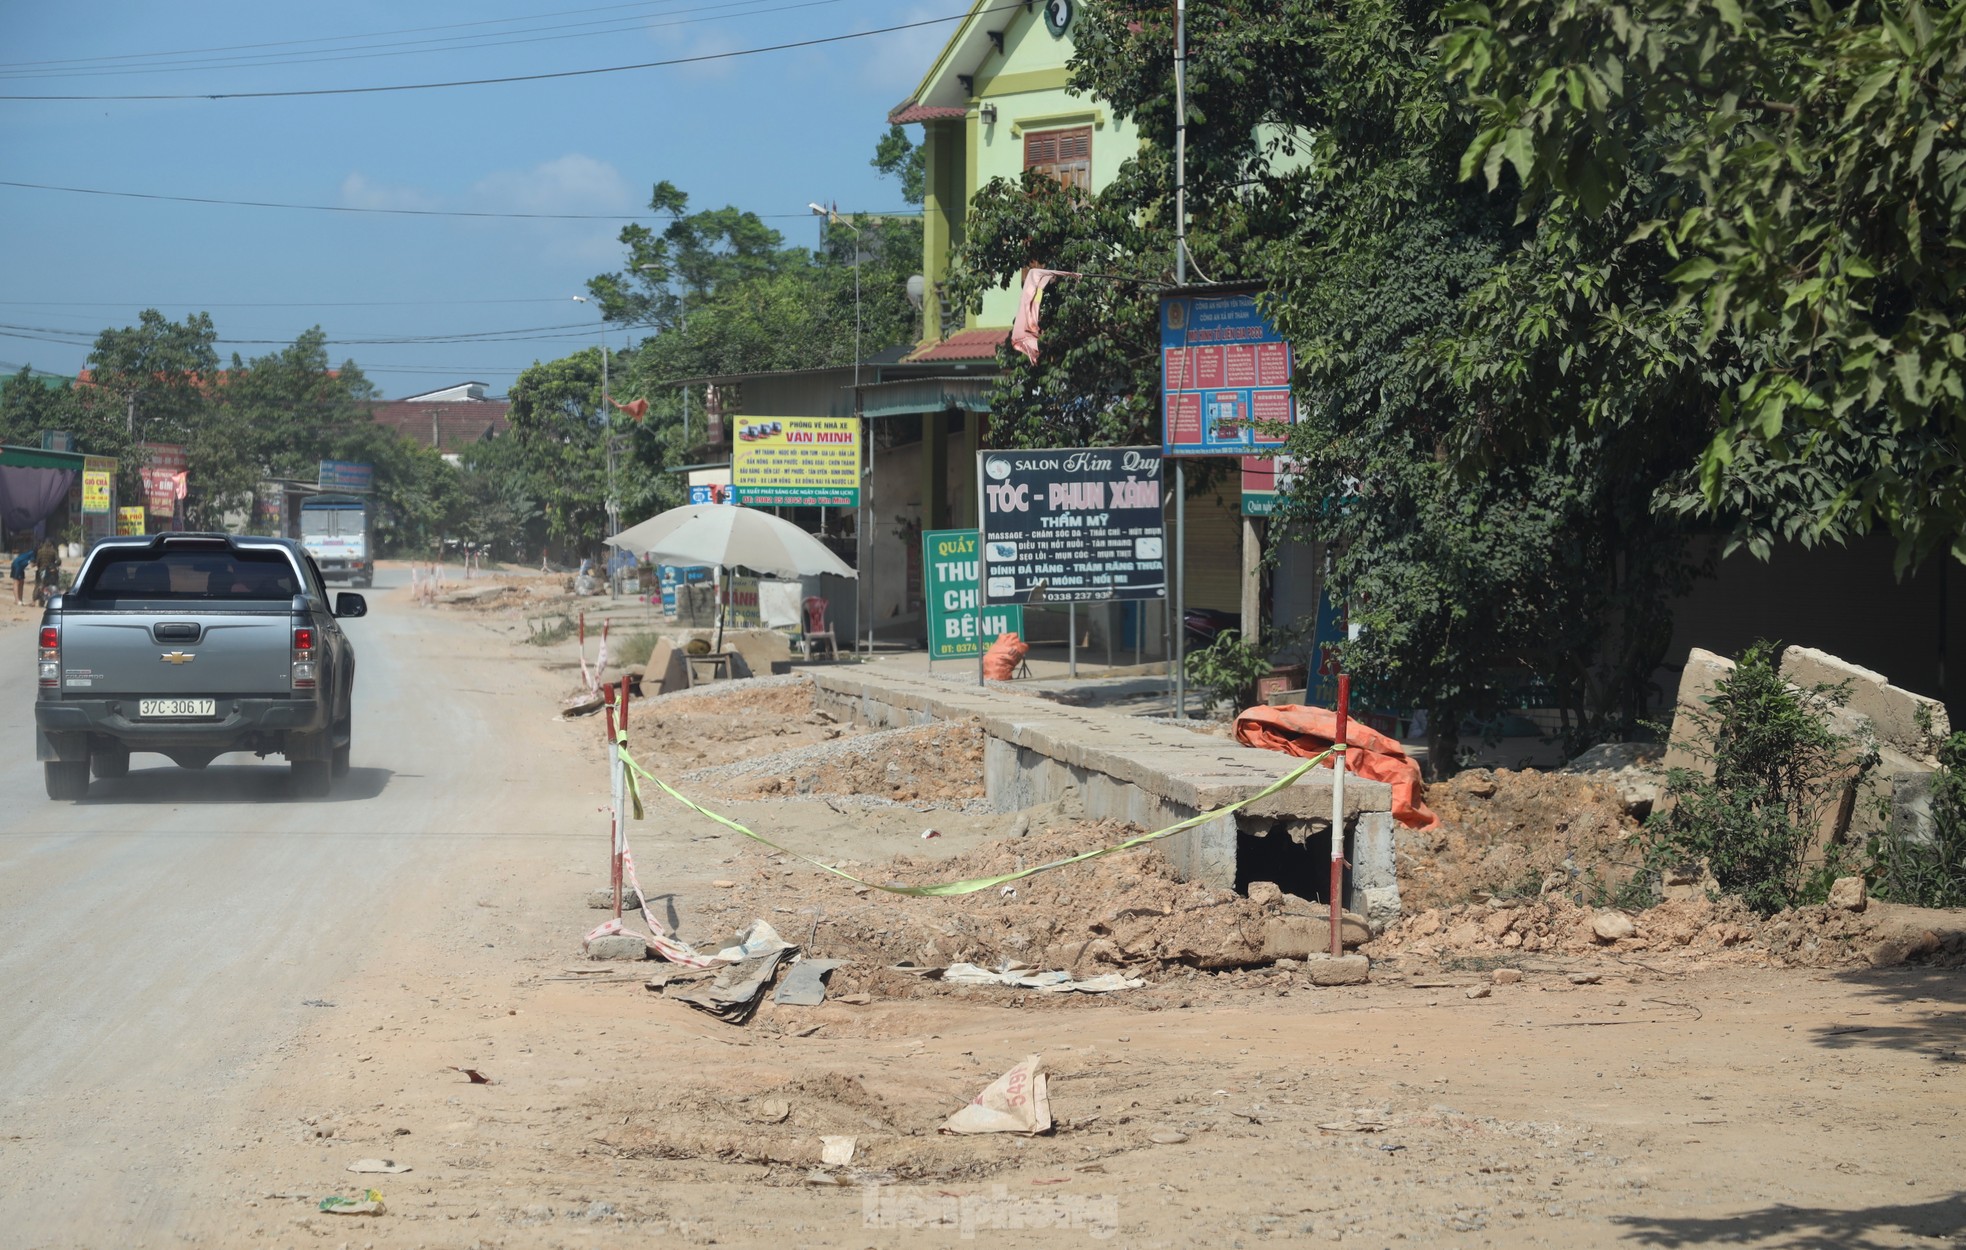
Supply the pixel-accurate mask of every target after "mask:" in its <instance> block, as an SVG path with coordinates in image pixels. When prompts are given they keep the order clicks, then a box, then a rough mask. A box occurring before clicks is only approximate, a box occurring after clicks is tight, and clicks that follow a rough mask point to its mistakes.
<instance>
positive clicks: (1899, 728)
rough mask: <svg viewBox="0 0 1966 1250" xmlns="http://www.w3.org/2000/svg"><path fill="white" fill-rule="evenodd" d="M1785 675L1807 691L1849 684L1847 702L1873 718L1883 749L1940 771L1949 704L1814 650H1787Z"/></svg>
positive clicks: (1949, 726)
mask: <svg viewBox="0 0 1966 1250" xmlns="http://www.w3.org/2000/svg"><path fill="white" fill-rule="evenodd" d="M1781 674H1782V676H1783V677H1785V678H1787V679H1788V680H1789V681H1791V682H1793V683H1795V684H1796V685H1797V686H1800V687H1801V688H1802V689H1804V690H1810V689H1813V688H1815V687H1816V686H1819V685H1827V686H1836V685H1844V684H1845V683H1847V689H1846V691H1845V693H1844V695H1843V703H1844V705H1845V706H1847V707H1849V708H1850V710H1851V711H1853V712H1860V713H1862V714H1863V715H1864V716H1867V717H1869V718H1870V723H1871V726H1872V727H1873V728H1874V729H1875V730H1876V731H1877V740H1878V742H1879V743H1880V744H1882V745H1884V746H1888V747H1893V748H1895V749H1897V750H1898V751H1901V752H1903V753H1904V754H1905V755H1907V756H1910V757H1911V758H1912V759H1914V760H1916V761H1918V762H1919V763H1922V764H1924V765H1925V766H1926V767H1928V768H1931V767H1936V766H1937V764H1938V762H1939V760H1938V754H1939V746H1940V744H1941V743H1943V742H1944V741H1945V740H1946V737H1947V735H1949V734H1950V733H1951V732H1952V723H1951V720H1950V719H1949V718H1948V717H1947V715H1946V708H1945V704H1943V703H1941V702H1939V701H1938V700H1937V699H1931V698H1927V697H1926V696H1924V695H1922V694H1913V693H1912V692H1911V691H1909V690H1904V689H1901V688H1900V687H1897V686H1894V685H1892V684H1891V683H1890V682H1889V681H1888V680H1886V679H1885V677H1884V674H1882V673H1876V672H1872V671H1871V670H1870V669H1867V668H1863V667H1860V666H1858V665H1855V664H1852V663H1850V662H1849V661H1848V660H1843V659H1839V658H1838V657H1836V656H1833V655H1831V654H1829V653H1828V652H1826V651H1818V650H1816V649H1815V648H1814V647H1786V648H1784V649H1783V651H1782V659H1781Z"/></svg>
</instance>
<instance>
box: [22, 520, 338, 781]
mask: <svg viewBox="0 0 1966 1250" xmlns="http://www.w3.org/2000/svg"><path fill="white" fill-rule="evenodd" d="M367 612H368V604H367V602H366V601H365V600H364V599H363V598H362V596H361V595H358V594H353V593H350V592H346V591H344V592H342V593H341V594H340V595H338V596H336V598H335V601H334V607H333V609H332V610H330V609H329V606H328V595H327V591H326V590H325V589H323V587H322V583H321V574H320V571H319V570H318V569H316V568H315V567H314V562H313V560H312V559H310V558H309V557H308V554H307V552H306V550H305V549H303V548H302V547H301V546H300V544H299V543H296V542H292V541H290V540H288V539H284V538H238V537H233V536H230V535H226V534H158V535H153V536H151V537H148V538H110V539H105V540H103V542H102V543H100V544H99V545H98V546H97V547H96V548H95V550H93V551H91V552H90V553H89V555H88V558H87V559H86V560H85V561H83V564H82V567H81V569H80V571H78V572H77V573H76V575H75V584H74V586H73V587H71V588H70V590H69V591H68V593H67V594H64V595H60V596H58V597H56V598H55V599H53V600H52V601H51V602H50V603H49V604H48V607H47V611H46V613H45V614H44V615H43V616H42V618H41V638H40V666H41V667H40V688H39V690H38V692H37V698H36V701H35V704H34V728H35V734H34V742H35V757H36V758H37V759H39V760H41V761H42V762H43V763H44V764H45V765H46V773H47V785H48V797H49V798H51V799H79V798H82V797H84V796H85V795H86V794H87V793H88V789H89V774H90V772H91V771H92V770H93V771H94V773H95V775H96V776H97V777H102V778H114V777H122V776H124V775H125V774H127V773H128V772H129V770H130V753H131V752H133V751H153V752H156V753H158V754H160V755H166V756H169V757H170V759H171V761H172V762H173V763H175V764H177V765H178V766H179V767H180V768H203V767H204V766H205V765H207V764H209V763H211V762H212V760H213V758H214V757H216V756H219V755H223V754H225V753H226V752H228V751H252V752H255V753H257V754H259V755H260V756H262V757H263V756H267V755H276V754H277V755H284V756H286V757H287V760H288V763H289V766H290V768H291V769H292V773H293V781H294V786H295V788H296V789H297V790H298V791H299V792H300V793H301V794H302V795H304V796H307V797H310V798H318V797H321V796H323V795H325V794H327V793H328V790H329V788H330V787H331V785H332V784H333V780H332V779H333V778H335V777H339V776H342V775H343V774H345V773H346V772H347V771H348V752H349V744H350V742H351V740H352V737H353V732H354V713H353V707H352V700H353V697H354V691H355V648H354V646H353V645H352V644H351V643H350V642H349V641H348V637H347V635H346V634H344V633H343V632H342V629H341V626H340V625H339V624H338V623H337V621H336V618H337V617H357V616H363V615H366V614H367Z"/></svg>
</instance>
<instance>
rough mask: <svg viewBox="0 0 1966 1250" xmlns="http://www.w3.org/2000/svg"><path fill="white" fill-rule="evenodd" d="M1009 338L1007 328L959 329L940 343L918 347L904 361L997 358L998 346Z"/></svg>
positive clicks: (911, 362)
mask: <svg viewBox="0 0 1966 1250" xmlns="http://www.w3.org/2000/svg"><path fill="white" fill-rule="evenodd" d="M1009 338H1010V331H1009V330H1007V329H990V328H987V327H986V328H983V329H978V330H958V331H956V332H955V333H954V334H951V335H950V336H949V337H948V338H946V339H943V340H942V341H941V342H939V343H932V344H930V345H929V346H927V347H918V348H916V349H915V350H914V351H912V352H910V353H908V355H906V356H905V357H903V358H902V361H903V363H905V364H917V363H919V362H921V361H925V360H995V359H996V358H997V348H999V347H1001V346H1002V345H1003V344H1004V343H1005V342H1006V341H1007V340H1008V339H1009Z"/></svg>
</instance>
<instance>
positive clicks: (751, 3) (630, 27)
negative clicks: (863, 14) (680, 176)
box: [0, 0, 843, 80]
mask: <svg viewBox="0 0 1966 1250" xmlns="http://www.w3.org/2000/svg"><path fill="white" fill-rule="evenodd" d="M768 2H769V0H725V2H724V3H722V4H705V5H701V6H699V12H700V11H701V10H702V9H742V10H744V11H743V12H728V13H708V14H705V15H702V16H697V17H683V18H676V19H675V20H673V21H665V22H657V21H648V20H645V19H639V18H605V19H598V20H596V21H592V22H580V23H574V25H580V26H598V27H601V28H602V29H599V30H583V31H575V32H571V33H567V32H566V31H565V28H564V27H555V26H543V27H535V28H533V29H532V30H521V31H503V32H497V33H495V34H494V33H486V34H482V35H471V36H454V37H451V38H448V39H419V40H409V41H407V42H405V43H395V44H389V43H383V44H355V45H353V46H350V47H347V48H323V49H320V50H319V51H316V52H312V53H305V54H294V55H286V54H277V53H259V54H255V55H252V56H233V57H218V58H211V59H206V60H184V61H172V62H159V63H156V64H151V65H123V66H118V65H100V66H82V67H77V68H73V69H62V70H51V71H43V72H34V71H22V70H4V69H0V79H15V80H19V79H35V78H100V77H118V76H123V75H129V74H178V73H185V72H187V71H190V70H202V69H219V70H226V69H260V68H266V67H273V66H282V65H314V64H322V63H326V62H330V61H370V60H378V59H380V58H383V57H396V56H425V55H429V54H431V53H435V52H458V51H469V50H473V49H477V48H499V47H511V46H514V45H517V44H530V43H556V42H561V41H564V40H568V39H593V38H598V37H600V36H604V35H619V34H624V33H628V32H632V31H640V30H659V29H664V28H667V27H671V26H695V25H699V24H701V23H704V22H723V21H729V20H731V19H732V18H740V17H758V16H763V15H765V14H769V13H783V12H787V11H789V10H793V9H811V8H818V7H820V6H822V5H832V4H840V3H843V0H793V2H792V3H788V4H780V5H778V6H777V7H775V8H760V7H758V6H760V5H763V4H767V3H768ZM547 31H560V32H562V33H557V34H548V33H541V32H547ZM507 36H509V37H507ZM416 44H437V45H441V46H437V47H416V46H414V45H416Z"/></svg>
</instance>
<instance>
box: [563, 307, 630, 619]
mask: <svg viewBox="0 0 1966 1250" xmlns="http://www.w3.org/2000/svg"><path fill="white" fill-rule="evenodd" d="M573 302H574V303H576V304H591V303H593V302H594V301H593V300H590V299H588V298H587V297H586V296H585V295H576V296H574V297H573ZM601 421H602V423H603V428H605V429H606V431H607V440H608V442H607V446H608V499H607V513H608V538H609V539H610V540H612V539H614V538H618V537H620V535H621V504H620V502H619V501H618V500H616V499H615V497H614V410H613V409H611V408H610V407H608V321H607V315H606V314H605V313H603V314H602V316H601ZM605 568H606V570H607V576H608V598H609V599H613V598H614V597H615V586H614V547H613V545H612V542H610V544H609V545H608V551H607V555H606V558H605Z"/></svg>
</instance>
